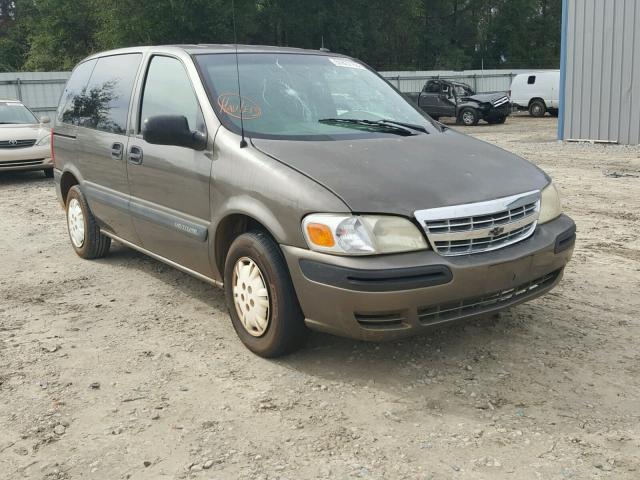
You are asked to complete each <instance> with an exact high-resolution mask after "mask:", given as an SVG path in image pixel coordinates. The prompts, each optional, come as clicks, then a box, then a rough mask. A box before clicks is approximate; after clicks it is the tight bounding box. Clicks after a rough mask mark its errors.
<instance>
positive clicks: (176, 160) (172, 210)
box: [125, 55, 212, 276]
mask: <svg viewBox="0 0 640 480" xmlns="http://www.w3.org/2000/svg"><path fill="white" fill-rule="evenodd" d="M138 105H139V107H138V115H136V117H137V127H136V128H137V132H138V133H137V135H136V136H135V137H132V139H131V141H130V142H129V145H128V148H127V152H126V154H125V155H126V161H127V176H128V179H129V188H130V189H131V203H130V211H131V215H132V219H133V223H134V226H135V229H136V232H137V233H138V236H139V237H140V240H141V242H142V246H143V247H144V248H145V249H147V250H149V251H151V252H152V253H155V254H157V255H160V256H162V257H164V258H166V259H168V260H171V261H174V262H176V263H178V264H180V265H182V266H184V267H187V268H189V269H191V270H194V271H196V272H198V273H201V274H203V275H206V276H211V275H212V269H211V263H210V261H209V249H208V242H209V224H210V218H211V216H210V205H209V179H210V174H211V163H212V156H211V152H210V150H209V149H206V150H203V151H196V150H192V149H190V148H185V147H176V146H165V145H153V144H150V143H147V142H146V141H145V140H144V139H143V138H142V135H141V132H142V128H143V126H144V122H145V120H146V119H148V118H150V117H155V116H159V115H183V116H184V117H186V118H187V121H188V122H189V128H190V129H191V130H194V131H195V130H197V131H199V132H201V133H203V134H204V135H205V136H206V127H205V123H204V118H203V116H202V110H201V108H200V104H199V102H198V99H197V97H196V94H195V92H194V89H193V85H192V83H191V80H190V79H189V75H188V74H187V71H186V69H185V67H184V65H183V64H182V61H181V60H179V59H177V58H174V57H169V56H163V55H154V56H152V57H151V59H150V61H149V63H148V67H147V73H146V79H145V82H144V85H143V90H142V93H141V101H140V102H138Z"/></svg>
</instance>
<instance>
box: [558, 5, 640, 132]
mask: <svg viewBox="0 0 640 480" xmlns="http://www.w3.org/2000/svg"><path fill="white" fill-rule="evenodd" d="M564 15H565V18H564V19H563V41H564V47H565V48H564V51H563V62H562V63H563V73H562V76H563V77H564V105H563V108H562V112H561V119H560V128H559V134H560V138H561V139H566V140H600V141H610V142H617V143H621V144H639V143H640V0H564Z"/></svg>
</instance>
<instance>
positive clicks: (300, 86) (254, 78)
mask: <svg viewBox="0 0 640 480" xmlns="http://www.w3.org/2000/svg"><path fill="white" fill-rule="evenodd" d="M195 58H196V62H197V64H198V67H199V69H200V71H201V74H202V77H203V79H204V81H205V86H206V88H207V89H208V93H209V96H210V99H211V103H212V105H213V108H214V109H215V110H216V113H217V114H218V117H219V118H220V120H221V122H222V123H223V125H224V126H225V127H226V128H228V129H230V130H232V131H234V132H236V133H238V132H239V131H240V121H241V117H242V120H243V121H244V127H245V132H246V133H247V135H249V136H254V137H257V138H273V139H300V140H314V139H317V140H331V139H340V138H345V137H352V138H353V137H355V138H359V137H371V136H373V135H375V136H380V135H389V134H390V133H389V131H390V130H391V129H390V128H389V129H388V131H385V130H384V129H383V128H378V127H377V126H375V125H370V126H369V122H378V121H381V120H389V121H394V122H403V123H407V124H413V125H419V126H420V128H422V129H424V130H428V131H430V132H431V131H432V132H436V131H437V129H436V127H435V126H434V125H433V124H432V123H431V122H430V120H428V118H427V117H426V116H425V115H424V114H422V113H421V112H420V111H418V109H417V108H416V107H414V106H412V105H411V104H410V103H409V102H408V101H407V100H406V99H405V98H404V97H402V96H401V95H400V94H399V93H398V92H397V91H396V90H394V89H393V88H392V87H391V86H390V85H389V84H388V83H387V82H385V81H384V80H383V79H381V78H380V77H379V76H378V75H376V74H375V73H373V72H372V71H370V70H369V69H368V68H366V67H365V66H364V65H362V64H360V63H358V62H355V61H354V60H351V59H348V58H344V57H331V56H326V55H309V54H288V53H287V54H275V53H255V54H251V53H243V54H240V55H239V66H240V87H241V88H240V90H241V93H242V97H241V98H240V96H239V95H238V78H237V72H236V57H235V55H233V54H202V55H197V56H196V57H195ZM353 120H357V121H364V122H360V123H359V124H358V123H356V122H353Z"/></svg>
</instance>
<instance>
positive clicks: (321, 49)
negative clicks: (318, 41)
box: [320, 35, 331, 52]
mask: <svg viewBox="0 0 640 480" xmlns="http://www.w3.org/2000/svg"><path fill="white" fill-rule="evenodd" d="M320 51H321V52H330V51H331V50H329V49H328V48H325V47H324V35H322V46H321V47H320Z"/></svg>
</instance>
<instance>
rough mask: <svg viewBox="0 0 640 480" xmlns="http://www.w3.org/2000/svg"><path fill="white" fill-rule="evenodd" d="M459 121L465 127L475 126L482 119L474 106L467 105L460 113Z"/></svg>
mask: <svg viewBox="0 0 640 480" xmlns="http://www.w3.org/2000/svg"><path fill="white" fill-rule="evenodd" d="M458 119H459V122H460V123H461V124H462V125H464V126H465V127H473V126H475V125H477V124H478V122H479V121H480V116H479V115H478V112H477V111H476V110H475V109H474V108H470V107H466V108H463V109H462V110H461V111H460V115H458Z"/></svg>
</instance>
